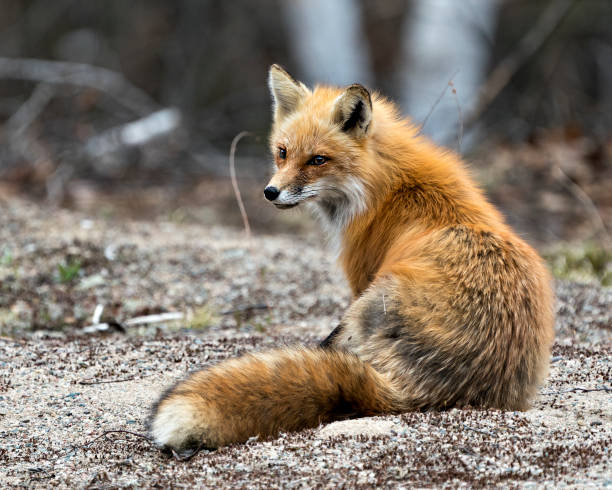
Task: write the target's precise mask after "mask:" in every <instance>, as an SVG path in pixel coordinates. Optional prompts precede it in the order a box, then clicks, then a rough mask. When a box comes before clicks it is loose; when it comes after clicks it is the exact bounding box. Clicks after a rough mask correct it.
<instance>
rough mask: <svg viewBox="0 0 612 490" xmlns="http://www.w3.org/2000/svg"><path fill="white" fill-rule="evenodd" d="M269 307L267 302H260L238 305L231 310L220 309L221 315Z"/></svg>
mask: <svg viewBox="0 0 612 490" xmlns="http://www.w3.org/2000/svg"><path fill="white" fill-rule="evenodd" d="M268 308H270V307H269V306H268V305H267V304H265V303H261V304H257V305H245V306H239V307H238V308H234V309H233V310H226V311H222V312H221V314H222V315H233V314H234V313H244V312H245V311H253V310H267V309H268Z"/></svg>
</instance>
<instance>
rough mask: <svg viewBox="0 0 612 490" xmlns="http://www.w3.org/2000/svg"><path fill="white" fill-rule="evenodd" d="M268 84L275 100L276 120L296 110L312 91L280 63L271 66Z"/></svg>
mask: <svg viewBox="0 0 612 490" xmlns="http://www.w3.org/2000/svg"><path fill="white" fill-rule="evenodd" d="M268 86H269V87H270V92H271V93H272V99H273V100H274V107H273V110H274V122H278V121H280V120H281V119H283V118H284V117H286V116H287V115H289V114H291V113H292V112H293V111H295V110H296V109H297V107H298V105H299V104H300V102H301V101H302V99H303V98H304V97H305V96H306V95H308V94H309V93H310V91H309V90H308V88H306V85H304V84H303V83H301V82H298V81H297V80H296V79H295V78H293V77H292V76H291V75H289V73H287V72H286V71H285V70H284V69H283V68H282V67H281V66H279V65H272V66H271V67H270V71H269V73H268Z"/></svg>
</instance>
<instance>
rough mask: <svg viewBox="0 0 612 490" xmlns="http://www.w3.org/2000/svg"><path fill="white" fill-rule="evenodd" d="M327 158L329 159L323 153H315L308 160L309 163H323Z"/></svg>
mask: <svg viewBox="0 0 612 490" xmlns="http://www.w3.org/2000/svg"><path fill="white" fill-rule="evenodd" d="M327 160H329V159H328V158H327V157H324V156H323V155H315V156H314V157H312V158H311V159H310V160H308V165H323V164H324V163H325V162H326V161H327Z"/></svg>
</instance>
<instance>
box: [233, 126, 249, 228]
mask: <svg viewBox="0 0 612 490" xmlns="http://www.w3.org/2000/svg"><path fill="white" fill-rule="evenodd" d="M249 134H250V133H249V132H248V131H242V132H240V133H238V134H237V135H236V136H234V139H233V140H232V146H231V147H230V155H229V167H230V177H231V179H232V186H233V187H234V194H235V195H236V201H238V207H239V208H240V214H241V215H242V222H243V223H244V231H245V233H246V236H247V239H250V238H251V226H250V225H249V217H248V216H247V214H246V209H245V208H244V203H243V202H242V196H241V195H240V189H239V188H238V181H237V180H236V166H235V163H234V159H235V158H234V157H235V155H236V145H238V142H239V141H240V140H241V139H242V138H244V137H245V136H247V135H249Z"/></svg>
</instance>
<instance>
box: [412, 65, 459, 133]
mask: <svg viewBox="0 0 612 490" xmlns="http://www.w3.org/2000/svg"><path fill="white" fill-rule="evenodd" d="M457 73H459V70H456V71H455V73H453V75H452V76H451V77H450V78H449V80H448V82H447V83H446V85H445V86H444V89H443V90H442V92H440V95H438V98H437V99H436V101H435V102H434V103H433V105H432V106H431V108H430V109H429V112H428V113H427V115H426V116H425V119H423V122H422V123H421V126H420V127H419V132H418V133H417V134H422V133H423V130H424V129H425V125H426V124H427V121H429V118H430V117H431V115H432V114H433V112H434V111H435V110H436V107H438V104H439V103H440V102H441V101H442V99H443V98H444V95H445V94H446V91H447V90H448V87H450V86H451V85H452V81H453V78H455V77H456V76H457Z"/></svg>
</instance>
